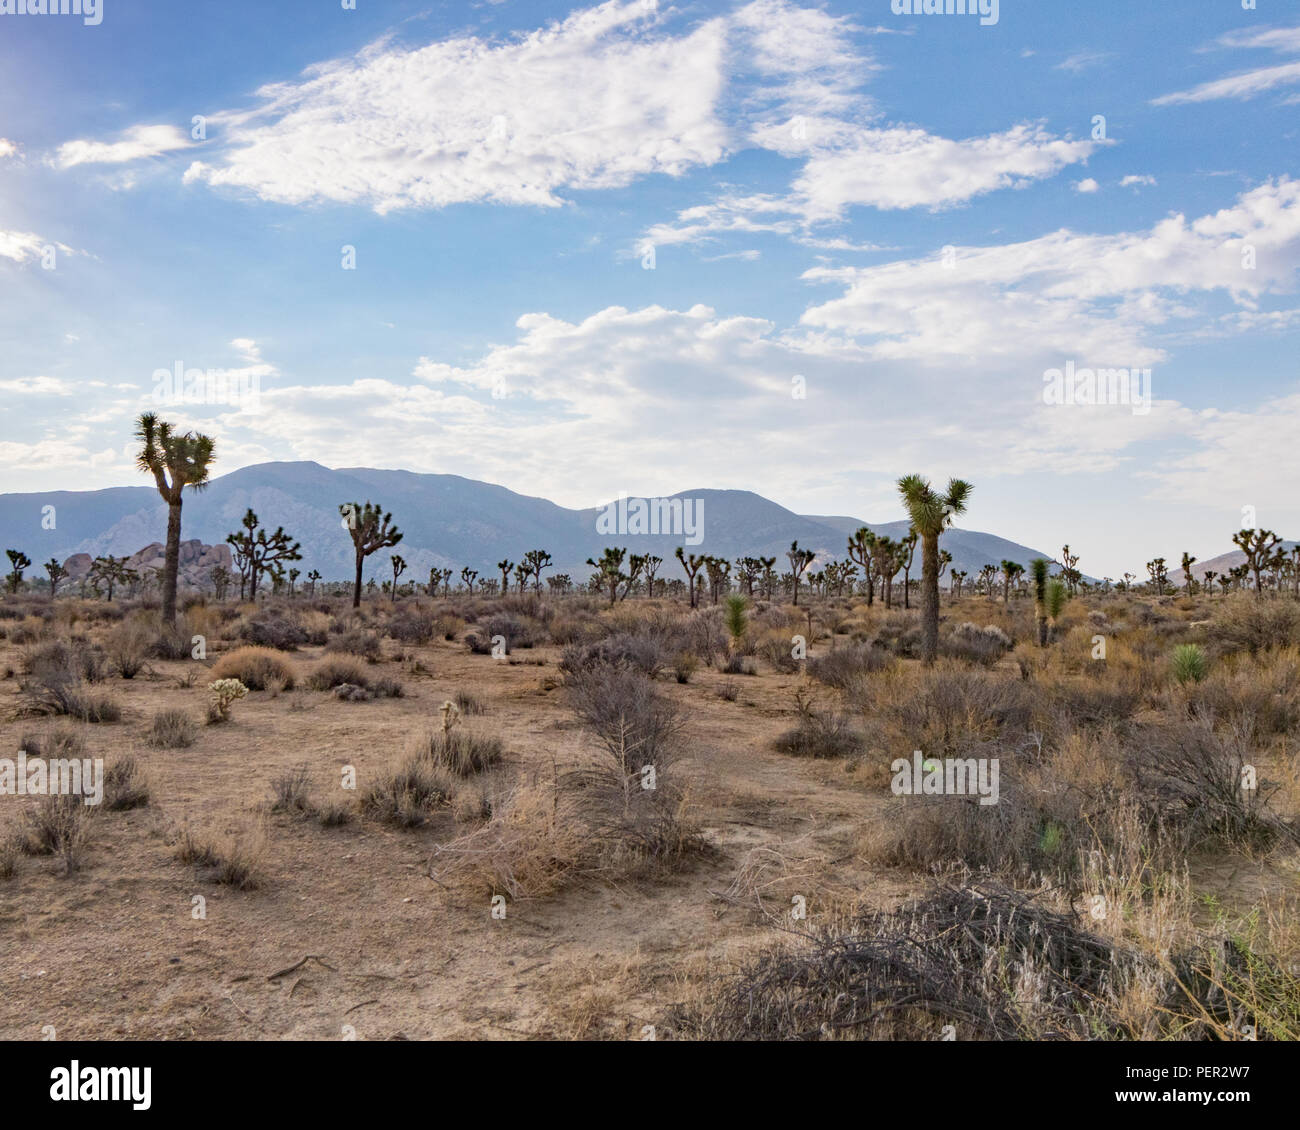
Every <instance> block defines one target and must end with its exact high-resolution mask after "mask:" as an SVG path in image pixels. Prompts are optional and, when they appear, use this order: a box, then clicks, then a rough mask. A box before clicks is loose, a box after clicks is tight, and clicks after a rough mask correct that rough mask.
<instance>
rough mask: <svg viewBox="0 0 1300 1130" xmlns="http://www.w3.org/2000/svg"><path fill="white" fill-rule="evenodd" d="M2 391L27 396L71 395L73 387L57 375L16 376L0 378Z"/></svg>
mask: <svg viewBox="0 0 1300 1130" xmlns="http://www.w3.org/2000/svg"><path fill="white" fill-rule="evenodd" d="M0 392H4V393H9V394H11V395H13V394H18V395H26V396H70V395H72V389H71V388H70V387H69V386H68V384H67V382H65V381H61V380H59V379H58V378H57V377H15V378H14V379H13V380H0Z"/></svg>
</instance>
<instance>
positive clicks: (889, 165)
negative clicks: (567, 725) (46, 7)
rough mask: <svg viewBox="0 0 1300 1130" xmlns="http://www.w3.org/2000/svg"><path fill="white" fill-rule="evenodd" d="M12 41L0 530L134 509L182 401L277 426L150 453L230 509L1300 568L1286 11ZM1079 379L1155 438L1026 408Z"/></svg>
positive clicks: (1, 178) (224, 421)
mask: <svg viewBox="0 0 1300 1130" xmlns="http://www.w3.org/2000/svg"><path fill="white" fill-rule="evenodd" d="M10 6H13V5H12V4H9V3H3V2H0V68H2V69H3V73H4V75H5V76H6V89H7V92H8V93H7V96H6V98H5V99H4V103H3V105H4V109H3V110H2V111H0V138H2V139H4V140H2V141H0V287H3V295H4V301H3V303H0V332H3V339H4V341H5V343H6V346H7V348H6V349H5V350H4V351H3V354H0V392H3V393H4V394H5V400H6V403H7V405H8V407H9V409H10V410H9V411H8V412H6V413H5V415H4V419H3V422H0V489H3V490H27V491H30V490H51V489H88V488H91V487H96V486H113V485H122V484H128V483H140V482H142V480H141V479H140V477H139V476H138V474H136V472H135V471H134V469H133V468H132V464H131V458H130V432H131V421H132V419H133V417H134V416H135V415H137V414H138V413H139V412H140V411H142V410H145V409H148V408H150V407H153V406H155V400H154V390H155V388H156V386H157V382H156V381H155V377H154V374H155V372H156V370H159V369H171V368H172V367H173V366H174V365H175V364H176V363H177V362H181V363H182V364H183V366H184V367H185V368H187V369H188V368H197V369H201V370H204V371H211V372H212V373H213V374H215V379H216V380H217V381H218V383H220V381H221V380H222V379H223V378H230V377H232V376H233V377H240V376H243V377H245V378H252V377H256V379H257V381H258V382H259V387H260V395H259V396H258V397H257V399H256V402H255V403H253V402H250V401H248V400H239V401H237V402H235V403H218V404H192V403H190V404H187V403H178V404H165V405H164V406H163V407H162V408H161V411H162V412H163V414H164V415H166V416H167V417H168V418H171V419H173V420H176V421H177V422H179V423H181V424H183V425H185V426H190V427H201V428H203V429H204V430H205V431H208V432H209V433H211V434H213V435H215V436H216V437H217V439H218V451H219V463H218V467H217V470H218V471H229V470H234V469H235V468H237V467H240V466H244V465H247V464H250V463H257V462H263V461H267V460H272V459H314V460H317V461H318V462H321V463H324V464H326V465H329V466H356V465H367V466H377V467H402V468H406V469H410V470H417V471H438V472H451V473H456V474H462V475H467V476H471V477H474V478H482V479H487V480H489V481H493V482H499V483H502V484H504V485H505V486H507V487H510V488H512V489H514V490H518V491H522V492H524V493H528V494H538V495H543V496H545V497H548V498H552V499H554V500H555V501H557V502H560V503H562V504H565V505H569V506H586V505H594V504H596V503H599V502H603V501H605V500H607V499H608V498H609V497H612V496H614V495H616V494H618V493H619V492H620V491H626V492H628V493H631V494H663V493H671V492H675V491H679V490H686V489H690V488H694V487H719V488H744V489H752V490H756V491H759V492H760V493H762V494H765V495H767V496H768V497H770V498H773V499H775V500H776V501H778V502H780V503H782V504H784V505H786V506H789V507H791V508H792V509H796V510H799V511H801V512H804V513H836V514H853V515H856V516H859V517H862V518H866V519H870V520H872V521H887V520H892V519H894V518H897V517H900V516H901V515H900V511H899V507H898V504H897V502H896V496H895V492H894V489H893V482H894V480H895V479H896V478H897V477H898V476H899V475H901V474H904V473H908V472H912V471H919V472H921V473H925V474H928V475H931V476H933V477H935V478H939V479H942V478H945V477H946V476H948V475H961V476H963V477H966V478H969V479H971V480H973V481H974V483H975V485H976V491H975V494H974V496H973V502H972V507H971V511H970V513H969V515H968V517H967V519H966V521H965V523H964V524H966V525H968V526H971V527H974V528H979V529H985V530H989V531H992V532H996V533H998V534H1001V535H1003V536H1006V537H1011V538H1014V539H1015V540H1017V541H1021V542H1025V543H1028V544H1032V545H1035V546H1039V547H1042V548H1045V549H1049V550H1055V549H1056V547H1058V546H1059V545H1060V544H1061V543H1062V542H1063V541H1067V540H1068V541H1069V542H1070V543H1071V545H1072V546H1073V548H1074V550H1075V551H1076V552H1078V553H1079V554H1080V555H1081V562H1080V563H1081V567H1082V568H1084V569H1085V570H1086V571H1088V572H1090V573H1093V574H1095V575H1102V574H1109V575H1113V576H1118V575H1119V574H1120V573H1122V572H1123V571H1125V570H1126V569H1127V570H1129V571H1134V572H1141V571H1142V569H1141V567H1142V565H1143V563H1144V562H1145V561H1146V560H1148V559H1149V558H1151V557H1153V556H1156V555H1163V556H1165V557H1167V558H1171V559H1175V560H1176V558H1177V557H1178V555H1179V554H1180V553H1181V552H1182V551H1183V550H1185V549H1186V550H1190V551H1191V552H1193V553H1195V554H1196V555H1198V556H1199V557H1201V558H1207V557H1209V556H1212V555H1213V554H1215V553H1219V552H1223V551H1225V550H1227V549H1229V548H1231V544H1230V541H1229V536H1230V534H1231V532H1232V531H1233V530H1234V529H1236V528H1238V526H1240V524H1241V510H1242V507H1244V506H1253V507H1255V509H1256V513H1257V514H1258V519H1259V522H1260V524H1262V525H1265V526H1268V527H1270V528H1273V529H1276V530H1278V531H1279V532H1280V533H1282V534H1283V535H1284V536H1286V537H1297V536H1300V535H1298V534H1297V530H1300V499H1298V498H1297V492H1296V489H1295V487H1296V481H1297V474H1296V472H1297V470H1300V458H1298V457H1297V454H1296V444H1295V440H1294V437H1295V436H1296V434H1297V431H1298V430H1300V429H1298V428H1297V424H1300V372H1298V371H1297V356H1298V351H1297V348H1296V346H1297V342H1298V341H1300V298H1297V274H1296V270H1297V267H1298V266H1300V180H1298V179H1297V178H1300V172H1298V171H1297V170H1296V169H1295V168H1294V167H1293V166H1294V165H1295V155H1296V152H1297V123H1298V121H1300V26H1297V25H1298V24H1300V20H1297V18H1296V15H1297V13H1296V11H1295V8H1294V6H1293V5H1284V4H1281V3H1278V2H1276V0H1259V3H1258V5H1257V7H1256V8H1255V9H1253V10H1248V9H1243V8H1242V6H1241V4H1240V2H1239V0H1223V2H1217V0H1216V2H1215V3H1202V4H1198V5H1195V6H1191V5H1183V6H1171V5H1150V4H1145V5H1136V4H1131V3H1121V2H1108V0H1099V2H1095V3H1090V4H1086V5H1085V4H1042V3H1035V4H1031V3H1027V2H1017V0H1003V3H1002V4H1001V5H1000V9H999V12H998V21H997V23H996V24H993V25H991V26H982V25H981V23H980V19H979V17H978V16H975V17H971V16H961V15H916V16H912V15H901V14H895V13H894V11H893V10H892V9H891V3H890V2H889V0H880V2H876V0H871V2H866V3H864V2H861V0H859V2H858V3H854V4H847V3H837V2H830V3H825V4H809V3H796V2H794V0H790V2H784V0H753V2H749V3H736V4H720V3H702V4H680V5H670V4H669V3H667V2H666V0H660V2H659V3H658V4H655V3H650V2H647V3H642V0H630V2H618V0H616V2H612V3H608V4H604V5H598V6H587V7H569V6H566V5H557V4H538V3H529V4H522V3H508V2H507V3H497V4H488V3H477V4H459V3H435V4H429V3H418V2H414V0H412V2H404V0H393V2H380V0H357V5H356V9H355V10H348V9H344V8H342V6H341V5H340V4H338V3H335V2H332V0H312V2H308V0H285V2H282V3H278V4H275V5H267V4H264V3H262V2H261V0H229V2H227V3H223V4H220V5H208V6H205V7H204V8H203V9H202V10H201V14H196V10H195V9H194V8H192V7H190V6H186V5H175V4H167V3H162V2H145V0H103V13H102V15H103V18H102V22H100V23H99V24H98V25H96V26H86V25H85V24H84V23H83V21H82V19H80V18H78V17H76V16H71V15H57V16H50V15H44V16H42V15H31V14H27V15H19V14H12V15H11V14H2V13H4V11H5V9H6V8H7V7H10ZM1193 12H1194V15H1193V14H1192V13H1193ZM195 115H202V116H204V119H205V121H204V131H203V132H204V134H205V136H204V137H202V138H199V139H196V138H194V137H193V136H192V132H193V128H194V127H193V119H194V116H195ZM1097 115H1104V117H1105V136H1104V137H1100V136H1096V134H1097V131H1096V127H1095V122H1094V119H1095V118H1096V116H1097ZM345 246H349V247H352V248H354V249H355V269H344V267H343V251H342V249H343V248H344V247H345ZM51 248H52V249H53V258H52V259H51V257H50V251H49V249H51ZM945 248H949V249H951V250H950V251H948V252H947V256H946V258H945V251H944V249H945ZM650 249H653V269H647V265H648V264H649V262H650V255H649V254H648V252H649V250H650ZM1251 256H1253V264H1254V265H1253V267H1250V268H1248V267H1246V266H1245V264H1246V262H1247V261H1248V259H1250V257H1251ZM1070 361H1072V362H1073V363H1074V364H1075V365H1076V366H1077V367H1080V368H1082V367H1124V368H1127V367H1143V368H1150V369H1151V390H1152V397H1153V403H1152V405H1151V408H1150V411H1149V412H1146V413H1135V412H1134V411H1133V410H1132V407H1131V406H1130V405H1124V404H1120V405H1084V404H1071V405H1052V404H1045V403H1044V402H1043V396H1042V390H1043V374H1044V372H1045V371H1046V370H1047V369H1049V368H1053V367H1062V366H1064V365H1065V364H1066V362H1070ZM795 378H802V382H803V387H805V388H806V396H804V397H803V398H796V397H795V396H793V395H792V390H793V389H794V388H795V387H796V382H795ZM222 387H227V386H225V385H222ZM271 520H272V521H274V517H273V516H272V517H271Z"/></svg>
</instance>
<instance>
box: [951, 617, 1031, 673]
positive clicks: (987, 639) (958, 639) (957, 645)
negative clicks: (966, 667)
mask: <svg viewBox="0 0 1300 1130" xmlns="http://www.w3.org/2000/svg"><path fill="white" fill-rule="evenodd" d="M1013 647H1015V640H1013V639H1012V638H1011V637H1010V636H1009V635H1007V633H1006V632H1004V631H1003V630H1002V629H1001V628H999V627H998V626H997V625H996V624H986V625H985V626H983V627H980V626H979V625H977V624H973V623H971V622H970V621H967V622H965V623H963V624H959V625H957V627H956V628H954V629H953V630H952V631H951V632H949V633H948V634H947V635H945V636H944V637H943V638H942V639H940V641H939V654H940V655H944V656H947V657H949V658H951V659H958V660H964V661H965V662H967V663H981V664H984V665H985V666H992V665H993V664H994V663H997V662H998V661H999V660H1001V659H1002V658H1003V657H1004V656H1005V655H1006V654H1007V652H1008V651H1010V650H1011V649H1012V648H1013Z"/></svg>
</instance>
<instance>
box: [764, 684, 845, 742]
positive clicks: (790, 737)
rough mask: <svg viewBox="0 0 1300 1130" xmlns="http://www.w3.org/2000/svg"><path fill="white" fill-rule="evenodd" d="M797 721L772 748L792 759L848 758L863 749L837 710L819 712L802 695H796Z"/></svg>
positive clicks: (805, 696)
mask: <svg viewBox="0 0 1300 1130" xmlns="http://www.w3.org/2000/svg"><path fill="white" fill-rule="evenodd" d="M795 709H796V711H797V712H798V721H797V722H796V723H795V725H794V726H793V727H792V728H791V729H789V730H786V731H785V732H784V733H783V734H781V735H780V736H779V737H778V738H777V739H776V741H775V743H774V745H775V748H776V750H777V752H779V753H788V754H790V755H791V756H792V757H812V758H832V757H848V756H849V755H850V754H853V753H856V752H857V751H858V750H859V749H861V748H862V735H861V734H859V733H858V732H857V731H856V730H854V728H853V726H852V724H851V723H850V721H849V719H848V717H847V716H846V715H845V714H843V713H841V712H840V711H838V710H819V709H818V708H817V707H816V705H815V704H814V702H813V701H812V699H810V698H809V697H808V696H807V695H806V694H805V693H804V692H803V691H797V692H796V693H795Z"/></svg>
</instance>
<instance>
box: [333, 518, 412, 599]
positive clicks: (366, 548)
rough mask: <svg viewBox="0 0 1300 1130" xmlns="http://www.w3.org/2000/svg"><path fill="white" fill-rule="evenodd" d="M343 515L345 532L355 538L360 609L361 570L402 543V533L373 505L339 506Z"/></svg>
mask: <svg viewBox="0 0 1300 1130" xmlns="http://www.w3.org/2000/svg"><path fill="white" fill-rule="evenodd" d="M339 513H340V514H342V515H343V528H344V529H346V530H347V531H348V533H349V534H350V535H351V537H352V545H353V547H354V548H355V550H356V559H357V573H356V582H355V584H354V585H353V587H352V607H353V608H360V607H361V570H362V568H363V567H364V566H365V563H366V558H367V557H369V556H370V555H371V554H372V553H376V552H378V551H379V550H381V549H387V548H388V547H389V546H393V545H396V544H397V543H398V542H399V541H401V540H402V531H401V530H399V529H398V528H397V527H396V526H394V525H393V524H392V523H393V516H392V514H385V513H383V512H382V511H381V510H380V509H379V507H378V506H376V505H375V504H374V503H372V502H367V503H366V504H365V505H364V506H362V505H361V504H360V503H359V502H344V503H342V504H341V505H340V506H339Z"/></svg>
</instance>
